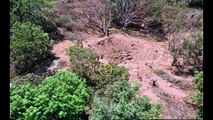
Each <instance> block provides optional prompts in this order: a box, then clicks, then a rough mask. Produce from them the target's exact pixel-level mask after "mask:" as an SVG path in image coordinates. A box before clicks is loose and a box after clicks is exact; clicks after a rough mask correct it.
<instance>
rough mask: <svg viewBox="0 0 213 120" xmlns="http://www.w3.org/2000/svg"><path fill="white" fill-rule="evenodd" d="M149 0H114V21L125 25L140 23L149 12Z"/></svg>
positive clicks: (112, 2) (112, 3)
mask: <svg viewBox="0 0 213 120" xmlns="http://www.w3.org/2000/svg"><path fill="white" fill-rule="evenodd" d="M148 2H149V1H144V0H142V1H141V0H112V1H111V5H112V9H113V22H115V23H116V24H119V25H121V26H124V27H125V28H126V27H128V26H129V25H131V24H140V25H139V26H140V27H141V22H142V21H143V19H144V17H145V15H146V14H147V11H146V8H147V7H146V5H147V3H148Z"/></svg>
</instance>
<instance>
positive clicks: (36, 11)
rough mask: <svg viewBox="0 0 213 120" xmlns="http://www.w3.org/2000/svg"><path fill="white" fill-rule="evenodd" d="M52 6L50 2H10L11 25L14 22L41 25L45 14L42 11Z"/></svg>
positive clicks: (23, 0)
mask: <svg viewBox="0 0 213 120" xmlns="http://www.w3.org/2000/svg"><path fill="white" fill-rule="evenodd" d="M52 6H53V2H52V0H36V1H35V0H10V16H11V18H12V19H11V25H12V24H13V23H14V22H16V21H20V22H32V23H34V24H36V25H42V22H43V20H44V13H45V10H43V9H44V8H45V7H52Z"/></svg>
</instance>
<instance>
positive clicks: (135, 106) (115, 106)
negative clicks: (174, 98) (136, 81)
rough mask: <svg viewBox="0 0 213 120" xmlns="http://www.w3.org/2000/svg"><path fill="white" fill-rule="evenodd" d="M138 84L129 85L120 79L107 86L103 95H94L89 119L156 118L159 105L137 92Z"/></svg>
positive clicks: (131, 119)
mask: <svg viewBox="0 0 213 120" xmlns="http://www.w3.org/2000/svg"><path fill="white" fill-rule="evenodd" d="M138 88H139V86H134V87H131V86H130V84H129V83H128V81H126V80H121V81H117V82H116V83H115V84H113V85H111V86H110V87H108V88H107V89H106V91H105V93H104V97H102V98H99V97H95V99H94V101H93V104H92V112H91V116H90V119H91V120H133V119H140V120H141V119H157V118H159V114H160V111H161V107H160V105H158V104H156V105H153V104H150V102H149V100H148V98H146V97H141V96H140V95H139V94H138V93H137V90H138Z"/></svg>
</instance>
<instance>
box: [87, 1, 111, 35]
mask: <svg viewBox="0 0 213 120" xmlns="http://www.w3.org/2000/svg"><path fill="white" fill-rule="evenodd" d="M86 4H87V5H86V6H85V8H84V14H85V16H86V17H87V19H88V26H89V27H91V28H93V29H95V30H97V31H99V33H100V35H101V36H108V35H109V28H110V25H111V21H112V11H111V6H110V1H107V0H103V1H101V0H87V3H86Z"/></svg>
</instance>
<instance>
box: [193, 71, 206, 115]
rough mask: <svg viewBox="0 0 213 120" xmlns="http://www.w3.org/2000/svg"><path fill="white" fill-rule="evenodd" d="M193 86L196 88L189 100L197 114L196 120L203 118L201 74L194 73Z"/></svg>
mask: <svg viewBox="0 0 213 120" xmlns="http://www.w3.org/2000/svg"><path fill="white" fill-rule="evenodd" d="M193 85H194V87H195V88H196V90H195V91H194V92H192V94H191V96H190V97H191V100H192V102H193V103H194V105H195V108H196V109H197V112H198V118H203V72H196V73H195V77H194V79H193Z"/></svg>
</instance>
